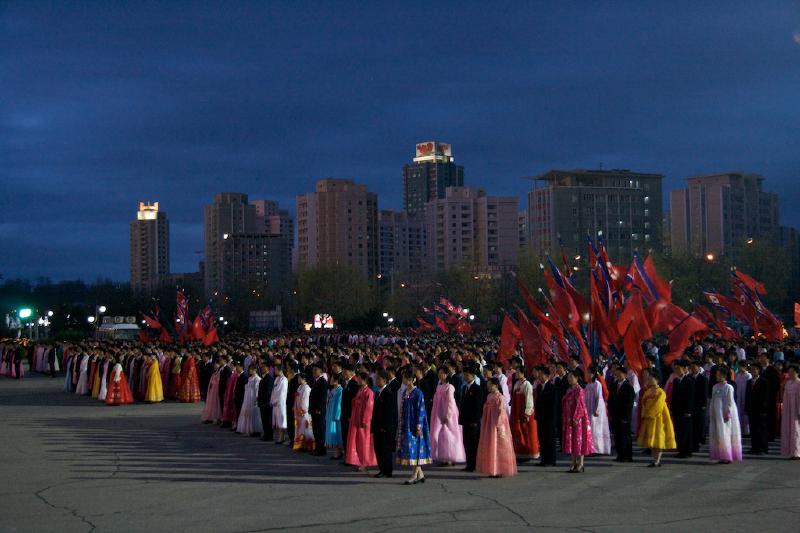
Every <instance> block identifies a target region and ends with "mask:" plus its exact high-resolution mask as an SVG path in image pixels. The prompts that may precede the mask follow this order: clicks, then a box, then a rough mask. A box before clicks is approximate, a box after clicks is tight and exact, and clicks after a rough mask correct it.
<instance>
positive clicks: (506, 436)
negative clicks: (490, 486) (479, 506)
mask: <svg viewBox="0 0 800 533" xmlns="http://www.w3.org/2000/svg"><path fill="white" fill-rule="evenodd" d="M505 402H506V400H505V397H504V396H503V394H502V393H500V392H493V393H491V394H489V395H488V396H487V397H486V403H484V404H483V416H482V417H481V436H480V440H479V441H478V458H477V462H476V463H475V470H476V471H478V472H482V473H484V474H489V475H490V476H504V477H508V476H514V475H516V474H517V459H516V457H515V456H514V445H513V443H512V441H511V425H510V424H509V422H508V413H507V412H506V406H505Z"/></svg>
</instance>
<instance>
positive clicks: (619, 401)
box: [608, 366, 636, 463]
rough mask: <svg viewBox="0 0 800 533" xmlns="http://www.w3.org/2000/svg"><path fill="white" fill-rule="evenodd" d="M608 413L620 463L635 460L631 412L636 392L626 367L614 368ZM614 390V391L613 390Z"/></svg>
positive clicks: (617, 459)
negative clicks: (629, 379)
mask: <svg viewBox="0 0 800 533" xmlns="http://www.w3.org/2000/svg"><path fill="white" fill-rule="evenodd" d="M609 389H611V390H609V403H608V412H609V413H608V414H609V415H610V416H611V431H612V433H613V434H614V447H615V448H616V450H617V458H616V459H614V460H615V461H617V462H618V463H631V462H633V442H632V441H631V413H632V412H633V400H634V398H635V397H636V393H635V392H634V391H633V386H631V384H630V383H628V376H627V374H626V373H625V369H624V368H623V367H621V366H618V367H616V368H615V369H614V383H613V385H612V386H611V387H609ZM612 390H613V392H612Z"/></svg>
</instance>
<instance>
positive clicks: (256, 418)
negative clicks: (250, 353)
mask: <svg viewBox="0 0 800 533" xmlns="http://www.w3.org/2000/svg"><path fill="white" fill-rule="evenodd" d="M249 373H250V377H249V378H247V385H245V388H244V400H243V401H242V410H241V412H240V413H239V418H238V419H237V420H238V421H237V423H236V432H237V433H241V434H243V435H251V436H258V435H261V433H263V432H264V428H263V427H262V425H261V411H259V409H258V405H256V400H257V399H258V385H259V383H261V377H259V375H258V374H256V367H255V365H250V371H249Z"/></svg>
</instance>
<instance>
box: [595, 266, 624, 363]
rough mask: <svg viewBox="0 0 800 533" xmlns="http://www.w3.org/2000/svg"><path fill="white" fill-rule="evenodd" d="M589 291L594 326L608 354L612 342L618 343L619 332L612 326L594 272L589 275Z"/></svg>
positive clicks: (603, 349) (601, 346) (604, 351)
mask: <svg viewBox="0 0 800 533" xmlns="http://www.w3.org/2000/svg"><path fill="white" fill-rule="evenodd" d="M589 291H590V297H591V301H592V328H593V329H594V331H595V332H596V333H597V339H598V341H599V343H600V349H601V350H602V351H603V353H606V354H607V353H610V345H611V344H618V341H619V332H618V331H617V330H616V328H615V327H612V326H611V323H610V321H609V319H608V313H606V310H605V308H604V307H603V301H602V299H601V298H600V292H599V288H598V287H597V282H596V280H595V277H594V275H593V274H590V275H589Z"/></svg>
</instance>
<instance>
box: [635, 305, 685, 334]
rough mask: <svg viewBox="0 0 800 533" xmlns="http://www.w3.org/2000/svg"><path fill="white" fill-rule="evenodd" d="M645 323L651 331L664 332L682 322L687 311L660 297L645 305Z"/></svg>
mask: <svg viewBox="0 0 800 533" xmlns="http://www.w3.org/2000/svg"><path fill="white" fill-rule="evenodd" d="M645 313H646V315H647V323H648V324H649V325H650V329H652V331H653V333H666V332H668V331H672V330H673V329H674V328H675V326H677V325H678V324H680V323H681V322H683V321H684V320H685V319H686V317H687V316H689V313H687V312H686V311H684V310H683V309H681V308H680V307H678V306H677V305H675V304H673V303H671V302H669V301H667V300H665V299H661V300H658V301H656V302H653V303H652V304H650V305H649V306H647V310H646V311H645Z"/></svg>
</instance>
